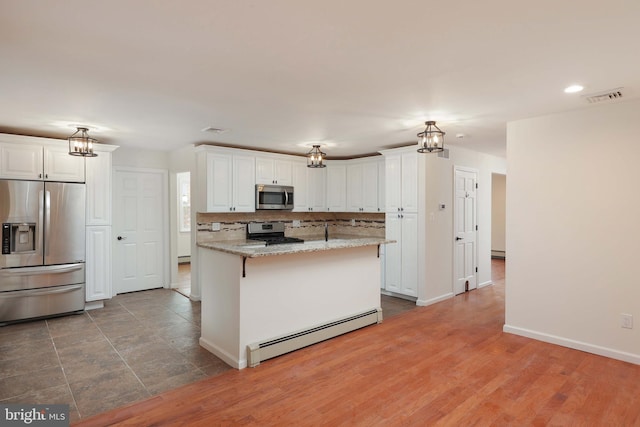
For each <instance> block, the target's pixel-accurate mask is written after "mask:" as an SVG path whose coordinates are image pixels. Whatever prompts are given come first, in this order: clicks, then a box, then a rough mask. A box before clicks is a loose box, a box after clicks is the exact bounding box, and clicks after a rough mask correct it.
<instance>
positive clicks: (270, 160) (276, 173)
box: [256, 156, 293, 185]
mask: <svg viewBox="0 0 640 427" xmlns="http://www.w3.org/2000/svg"><path fill="white" fill-rule="evenodd" d="M292 183H293V177H292V163H291V162H290V161H289V160H284V159H279V158H276V157H268V156H259V157H256V184H274V185H276V184H277V185H292Z"/></svg>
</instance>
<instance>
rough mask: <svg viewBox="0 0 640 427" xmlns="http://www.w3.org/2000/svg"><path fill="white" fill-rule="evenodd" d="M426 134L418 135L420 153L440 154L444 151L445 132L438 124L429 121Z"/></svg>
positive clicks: (426, 123)
mask: <svg viewBox="0 0 640 427" xmlns="http://www.w3.org/2000/svg"><path fill="white" fill-rule="evenodd" d="M424 124H425V125H427V127H426V128H425V130H424V132H420V133H419V134H418V153H439V152H440V151H444V132H442V131H441V130H440V128H439V127H438V126H436V122H434V121H428V122H425V123H424Z"/></svg>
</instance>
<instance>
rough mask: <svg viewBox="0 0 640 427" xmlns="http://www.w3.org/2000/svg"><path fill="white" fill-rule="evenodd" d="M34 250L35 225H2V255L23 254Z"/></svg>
mask: <svg viewBox="0 0 640 427" xmlns="http://www.w3.org/2000/svg"><path fill="white" fill-rule="evenodd" d="M35 250H36V224H35V223H4V224H2V253H3V254H25V253H30V252H35Z"/></svg>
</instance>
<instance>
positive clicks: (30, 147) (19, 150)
mask: <svg viewBox="0 0 640 427" xmlns="http://www.w3.org/2000/svg"><path fill="white" fill-rule="evenodd" d="M43 172H44V171H43V168H42V145H40V144H29V143H24V144H20V143H3V142H0V177H1V178H7V179H44V174H43Z"/></svg>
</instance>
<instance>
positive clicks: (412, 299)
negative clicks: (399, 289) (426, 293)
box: [380, 289, 417, 302]
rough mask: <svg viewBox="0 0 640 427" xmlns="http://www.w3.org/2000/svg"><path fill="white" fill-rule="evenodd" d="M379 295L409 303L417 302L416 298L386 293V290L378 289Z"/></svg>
mask: <svg viewBox="0 0 640 427" xmlns="http://www.w3.org/2000/svg"><path fill="white" fill-rule="evenodd" d="M380 293H381V294H382V295H386V296H388V297H394V298H400V299H403V300H407V301H411V302H416V300H417V298H416V297H412V296H410V295H403V294H398V293H396V292H390V291H387V290H386V289H380Z"/></svg>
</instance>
